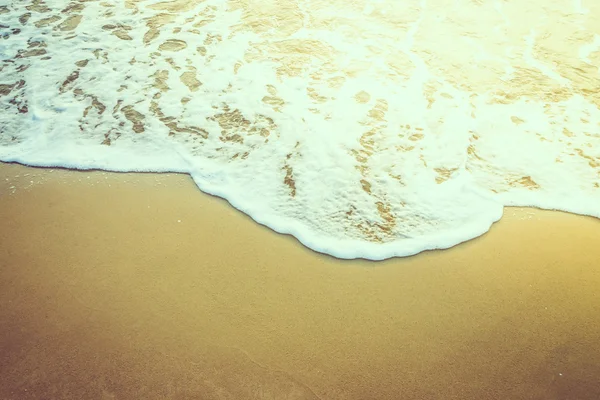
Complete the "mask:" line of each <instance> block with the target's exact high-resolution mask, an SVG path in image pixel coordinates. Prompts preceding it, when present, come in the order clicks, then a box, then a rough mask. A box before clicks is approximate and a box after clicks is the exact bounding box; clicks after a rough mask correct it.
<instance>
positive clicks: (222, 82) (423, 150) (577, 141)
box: [0, 0, 600, 259]
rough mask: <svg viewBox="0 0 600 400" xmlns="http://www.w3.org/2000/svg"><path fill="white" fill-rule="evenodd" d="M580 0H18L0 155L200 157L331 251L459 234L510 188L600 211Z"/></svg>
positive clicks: (470, 234) (556, 204)
mask: <svg viewBox="0 0 600 400" xmlns="http://www.w3.org/2000/svg"><path fill="white" fill-rule="evenodd" d="M450 3H451V4H450ZM581 9H582V8H581V4H580V3H579V2H574V4H567V3H564V4H562V3H560V4H559V3H556V4H554V3H553V4H551V5H548V4H547V3H546V2H542V1H534V2H531V1H528V2H526V1H519V2H512V3H510V4H506V3H504V2H501V1H493V2H489V4H488V3H486V4H479V3H478V2H471V1H466V0H465V1H458V2H447V1H444V0H428V1H424V0H412V1H403V2H397V1H384V0H380V1H370V0H365V1H353V2H348V1H342V0H332V1H322V0H318V1H311V0H304V1H295V0H294V1H292V0H278V1H264V0H261V1H258V0H230V1H229V2H223V1H217V0H208V1H199V0H187V1H170V2H160V1H143V2H140V1H131V0H127V1H117V2H111V3H108V2H101V1H88V2H84V3H70V2H68V1H64V0H56V1H54V2H52V4H44V3H40V2H37V1H22V0H19V1H11V2H10V3H9V6H8V7H7V8H6V10H7V11H6V12H4V13H3V14H2V20H3V21H5V22H2V25H3V27H2V30H3V35H4V36H3V37H4V39H3V40H2V41H0V58H1V59H2V62H3V67H2V69H1V70H0V101H1V107H2V114H1V115H0V127H1V128H0V160H3V161H15V162H20V163H24V164H29V165H36V166H63V167H68V168H76V169H91V168H99V169H104V170H110V171H156V172H185V173H189V174H190V175H191V176H192V177H193V178H194V180H195V182H196V183H197V185H198V187H199V188H200V189H201V190H202V191H205V192H207V193H211V194H214V195H218V196H221V197H224V198H226V199H227V200H228V201H229V202H230V203H231V204H232V205H233V206H234V207H236V208H238V209H239V210H241V211H243V212H245V213H247V214H248V215H250V216H251V217H252V218H253V219H255V220H256V221H257V222H259V223H261V224H264V225H267V226H269V227H271V228H272V229H274V230H275V231H278V232H282V233H290V234H292V235H294V236H295V237H297V238H298V239H299V240H300V241H301V242H302V243H304V244H305V245H306V246H308V247H310V248H312V249H314V250H317V251H320V252H324V253H329V254H332V255H334V256H336V257H340V258H357V257H363V258H369V259H383V258H388V257H393V256H408V255H412V254H416V253H418V252H420V251H423V250H426V249H436V248H447V247H451V246H454V245H456V244H458V243H460V242H462V241H465V240H469V239H471V238H474V237H476V236H479V235H481V234H483V233H485V232H486V231H487V230H488V229H489V227H490V226H491V224H492V223H493V222H495V221H497V220H498V219H499V218H500V217H501V215H502V210H503V207H504V206H506V205H519V206H536V207H541V208H548V209H558V210H565V211H570V212H575V213H579V214H586V215H592V216H596V217H600V110H599V107H600V85H599V82H600V74H599V72H598V67H597V66H598V65H599V64H600V52H598V51H596V50H597V37H596V36H594V34H593V31H592V27H593V26H597V24H598V23H600V7H598V6H595V5H592V4H590V5H588V4H587V3H586V12H585V13H583V12H580V11H581ZM577 10H580V11H577Z"/></svg>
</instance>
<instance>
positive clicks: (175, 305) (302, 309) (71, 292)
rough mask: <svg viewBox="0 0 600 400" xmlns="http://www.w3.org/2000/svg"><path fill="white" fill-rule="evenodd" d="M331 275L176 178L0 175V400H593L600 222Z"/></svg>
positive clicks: (11, 169) (320, 260) (540, 227)
mask: <svg viewBox="0 0 600 400" xmlns="http://www.w3.org/2000/svg"><path fill="white" fill-rule="evenodd" d="M505 214H506V215H505V217H504V219H503V220H502V221H501V222H499V223H498V224H496V225H495V226H494V227H493V228H492V230H491V231H490V232H489V233H488V234H486V235H484V236H483V237H481V238H478V239H476V240H473V241H470V242H468V243H465V244H462V245H460V246H458V247H455V248H453V249H450V250H446V251H435V252H427V253H424V254H420V255H418V256H415V257H411V258H406V259H393V260H389V261H386V262H381V263H372V262H366V261H340V260H336V259H333V258H331V257H328V256H324V255H319V254H316V253H313V252H311V251H310V250H307V249H306V248H304V247H303V246H301V245H300V244H298V242H296V241H295V240H294V239H293V238H291V237H288V236H284V235H278V234H275V233H273V232H272V231H270V230H269V229H267V228H264V227H262V226H259V225H258V224H256V223H254V222H253V221H251V220H250V219H249V218H248V217H246V216H244V215H243V214H241V213H240V212H238V211H236V210H234V209H233V208H232V207H230V206H229V205H228V204H227V203H226V202H225V201H223V200H221V199H217V198H213V197H211V196H208V195H205V194H202V193H200V192H199V191H198V190H197V189H196V187H195V186H194V184H193V183H192V181H191V180H190V178H189V177H187V176H181V175H172V174H171V175H153V174H110V173H103V172H77V171H65V170H54V171H51V170H41V169H33V168H25V167H21V166H17V165H6V164H4V165H1V166H0V221H1V225H0V304H1V306H2V307H1V308H0V327H1V328H0V399H78V400H81V399H240V400H243V399H316V398H321V399H567V398H568V399H595V400H597V399H599V398H600V295H599V292H600V221H598V220H596V219H593V218H587V217H581V216H575V215H569V214H564V213H558V212H547V211H535V210H529V209H507V210H506V212H505Z"/></svg>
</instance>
